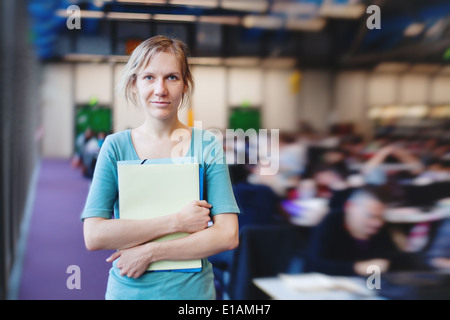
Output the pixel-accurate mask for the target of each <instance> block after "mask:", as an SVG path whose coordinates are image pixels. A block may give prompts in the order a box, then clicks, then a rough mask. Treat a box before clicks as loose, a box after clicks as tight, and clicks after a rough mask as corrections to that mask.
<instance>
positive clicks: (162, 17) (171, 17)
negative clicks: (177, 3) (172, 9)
mask: <svg viewBox="0 0 450 320" xmlns="http://www.w3.org/2000/svg"><path fill="white" fill-rule="evenodd" d="M153 20H157V21H179V22H194V21H196V20H197V17H196V16H193V15H187V14H155V15H154V16H153Z"/></svg>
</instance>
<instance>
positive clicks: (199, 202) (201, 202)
mask: <svg viewBox="0 0 450 320" xmlns="http://www.w3.org/2000/svg"><path fill="white" fill-rule="evenodd" d="M195 205H197V206H199V207H205V208H212V205H211V204H209V203H208V202H207V201H206V200H198V201H196V202H195Z"/></svg>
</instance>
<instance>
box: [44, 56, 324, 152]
mask: <svg viewBox="0 0 450 320" xmlns="http://www.w3.org/2000/svg"><path fill="white" fill-rule="evenodd" d="M122 68H123V64H120V63H118V64H106V63H105V64H100V63H49V64H47V65H46V66H45V67H44V74H45V80H44V81H43V84H42V92H43V97H44V108H43V109H44V111H43V125H44V129H45V134H44V139H43V155H44V156H48V157H61V158H68V157H70V156H71V155H72V150H73V145H74V143H73V141H74V121H75V107H74V106H75V103H78V104H83V103H87V102H88V101H89V100H90V99H91V98H92V97H94V96H95V97H97V98H98V100H99V103H100V104H103V105H110V106H112V108H113V130H114V131H120V130H124V129H128V128H132V127H136V126H138V125H140V124H141V123H142V121H143V115H142V112H141V111H140V110H139V109H138V108H136V107H135V106H133V105H127V103H126V102H125V101H124V99H123V98H122V97H121V96H117V95H115V94H114V87H115V83H116V82H117V79H118V77H119V75H120V72H121V70H122ZM192 72H193V75H194V78H195V91H194V94H193V96H192V99H191V101H190V107H192V110H193V114H194V119H195V120H201V121H202V128H203V129H208V128H217V129H222V130H223V129H226V128H227V127H228V117H229V107H232V106H239V105H241V104H242V103H243V102H246V101H248V102H250V103H251V105H253V106H257V107H259V108H261V110H262V111H263V112H262V114H263V119H262V122H263V126H264V127H265V128H274V129H281V130H295V128H296V124H297V121H296V119H297V110H298V108H299V95H298V94H292V93H291V92H290V91H289V77H290V75H291V73H292V72H293V70H289V69H282V68H281V69H280V68H257V67H252V68H249V67H245V68H238V67H224V66H198V65H197V66H193V68H192ZM310 100H314V96H312V95H310ZM323 107H325V105H323ZM187 111H188V106H186V107H184V108H183V109H181V110H180V112H179V117H180V119H181V120H182V121H183V122H185V123H187V119H188V114H187ZM311 115H313V113H311ZM317 119H318V118H317ZM317 119H316V120H317Z"/></svg>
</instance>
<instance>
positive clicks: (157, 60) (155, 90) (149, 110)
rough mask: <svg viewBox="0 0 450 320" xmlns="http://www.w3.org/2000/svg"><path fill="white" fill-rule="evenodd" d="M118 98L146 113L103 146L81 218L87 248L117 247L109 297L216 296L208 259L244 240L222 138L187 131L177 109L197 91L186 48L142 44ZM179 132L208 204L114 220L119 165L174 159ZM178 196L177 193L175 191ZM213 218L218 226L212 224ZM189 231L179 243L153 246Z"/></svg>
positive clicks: (154, 41) (153, 41)
mask: <svg viewBox="0 0 450 320" xmlns="http://www.w3.org/2000/svg"><path fill="white" fill-rule="evenodd" d="M122 80H123V82H121V83H122V84H123V86H122V87H120V88H121V93H122V94H124V95H125V97H126V98H127V100H131V102H133V103H134V104H135V105H136V106H137V107H139V108H140V109H141V110H142V112H143V115H144V118H143V123H142V125H141V126H139V127H137V128H133V129H130V130H124V131H120V132H117V133H114V134H111V135H109V136H108V137H107V138H106V139H105V142H104V143H103V145H102V148H101V149H100V154H99V157H98V160H97V164H96V168H95V172H94V177H93V180H92V184H91V187H90V190H89V195H88V197H87V200H86V206H85V210H84V212H83V215H82V220H83V221H84V238H85V243H86V247H87V248H88V249H89V250H116V249H117V251H116V252H114V253H113V254H112V255H111V256H110V257H109V258H108V259H107V261H108V262H112V264H113V265H112V268H111V269H110V273H109V278H108V284H107V289H106V299H108V300H116V299H127V300H137V299H145V300H151V299H162V300H169V299H170V300H172V299H175V300H180V299H182V300H194V299H195V300H197V299H201V300H209V299H215V287H214V275H213V270H212V266H211V263H210V262H209V261H208V260H207V257H208V256H211V255H214V254H217V253H219V252H222V251H226V250H231V249H234V248H235V247H236V246H237V244H238V242H239V234H238V219H237V213H239V208H238V207H237V205H236V201H235V198H234V195H233V191H232V188H231V183H230V176H229V172H228V167H227V165H226V163H225V162H224V159H222V156H223V154H220V153H219V152H215V153H214V155H213V154H212V153H211V150H221V149H222V148H223V147H222V145H221V141H218V140H217V139H214V137H212V136H206V137H204V135H207V134H208V132H206V131H205V130H201V129H198V128H190V127H188V126H186V125H185V124H184V123H182V122H181V121H180V120H179V118H178V110H179V108H180V107H181V106H182V105H183V103H184V102H186V99H187V98H188V95H189V93H190V92H191V91H192V89H193V85H194V83H193V78H192V75H191V72H190V69H189V64H188V48H187V46H186V45H185V44H184V43H183V42H181V41H179V40H176V39H171V38H168V37H164V36H154V37H152V38H150V39H147V40H145V41H144V42H142V43H141V44H140V45H139V46H138V47H137V48H136V49H135V50H134V51H133V53H132V55H131V57H130V59H129V61H128V63H127V65H126V66H125V68H124V73H123V77H122ZM176 130H177V132H178V133H179V132H182V133H183V134H184V136H183V137H182V138H183V139H182V141H181V143H182V144H183V145H182V149H183V150H186V151H187V152H186V153H185V155H186V156H187V157H195V158H197V159H202V161H200V166H202V167H203V169H204V179H205V180H204V181H205V184H204V187H205V189H206V192H205V194H206V197H205V198H206V199H205V200H202V201H193V202H191V203H187V204H186V206H185V207H183V208H180V211H179V212H174V213H173V214H169V215H165V216H160V217H156V218H151V219H144V220H127V219H117V218H119V217H120V213H119V206H118V175H117V161H121V160H142V159H161V158H171V156H172V151H173V149H174V148H175V147H178V148H179V145H178V144H179V143H180V141H179V140H177V141H174V139H172V134H173V133H174V132H175V131H176ZM173 196H174V197H176V196H177V195H176V194H174V195H173ZM210 219H212V220H213V225H212V226H211V227H208V222H209V221H210ZM174 232H185V233H188V234H189V235H187V236H185V237H182V238H178V239H175V240H169V241H161V242H155V241H152V240H154V239H157V238H159V237H161V236H163V235H166V234H171V233H174ZM191 259H202V268H201V271H199V272H170V271H162V272H154V271H147V268H148V266H149V265H150V264H151V263H153V262H155V261H160V260H191Z"/></svg>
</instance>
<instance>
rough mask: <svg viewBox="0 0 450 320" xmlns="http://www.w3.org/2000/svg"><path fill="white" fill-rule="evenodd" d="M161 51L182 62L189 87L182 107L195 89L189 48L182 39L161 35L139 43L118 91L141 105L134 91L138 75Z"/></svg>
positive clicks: (182, 71)
mask: <svg viewBox="0 0 450 320" xmlns="http://www.w3.org/2000/svg"><path fill="white" fill-rule="evenodd" d="M161 52H168V53H172V54H173V55H175V57H176V58H177V60H178V62H179V63H180V66H181V76H182V79H183V83H184V85H185V86H186V87H187V90H185V91H184V92H183V96H182V99H181V104H180V108H181V107H182V106H183V105H185V104H186V102H187V100H188V98H189V97H190V96H191V94H192V93H193V91H194V78H193V77H192V73H191V71H190V69H189V63H188V57H189V48H188V47H187V45H186V44H185V43H184V42H182V41H180V40H177V39H172V38H168V37H166V36H161V35H157V36H154V37H151V38H149V39H147V40H145V41H143V42H142V43H141V44H139V45H138V46H137V47H136V49H134V51H133V53H132V54H131V56H130V59H129V60H128V63H127V64H126V65H125V68H124V69H123V70H122V73H121V75H120V78H119V82H118V86H117V87H116V91H117V93H118V94H120V95H124V97H125V100H126V101H127V102H128V103H129V102H132V103H133V104H135V105H136V106H139V99H138V98H137V94H136V93H135V92H134V91H133V87H134V85H135V83H136V75H137V74H138V73H139V72H140V71H141V70H142V69H143V68H145V67H146V66H147V65H148V63H149V62H150V60H151V59H152V58H154V57H155V56H156V55H157V54H159V53H161Z"/></svg>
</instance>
